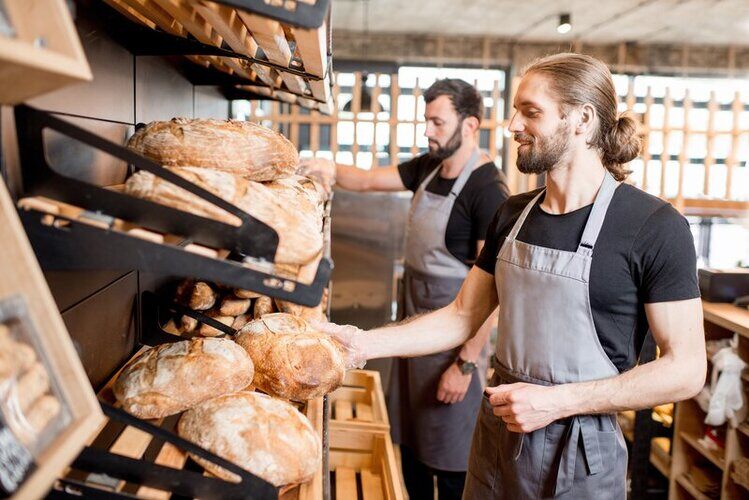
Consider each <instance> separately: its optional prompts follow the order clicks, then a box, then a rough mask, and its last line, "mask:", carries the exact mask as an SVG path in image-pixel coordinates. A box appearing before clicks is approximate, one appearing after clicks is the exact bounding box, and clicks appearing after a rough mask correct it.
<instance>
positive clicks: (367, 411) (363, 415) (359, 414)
mask: <svg viewBox="0 0 749 500" xmlns="http://www.w3.org/2000/svg"><path fill="white" fill-rule="evenodd" d="M356 420H357V421H358V420H361V421H363V422H373V421H374V415H373V413H372V407H371V406H370V405H368V404H364V403H358V404H357V405H356Z"/></svg>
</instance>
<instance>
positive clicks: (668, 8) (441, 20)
mask: <svg viewBox="0 0 749 500" xmlns="http://www.w3.org/2000/svg"><path fill="white" fill-rule="evenodd" d="M332 4H333V14H332V15H333V30H334V33H335V30H336V29H345V30H355V31H370V32H399V33H434V34H445V35H474V36H475V35H484V36H492V37H506V38H512V39H517V40H518V41H525V42H534V41H543V42H562V43H564V42H566V41H569V42H574V41H580V42H583V43H589V44H597V43H617V42H639V43H648V44H650V43H668V44H673V43H676V44H683V43H687V44H695V45H725V46H730V45H734V46H749V0H424V1H414V0H332ZM563 12H569V13H571V14H572V31H571V32H569V33H567V34H566V35H560V34H558V33H557V31H556V26H557V23H558V19H559V14H561V13H563Z"/></svg>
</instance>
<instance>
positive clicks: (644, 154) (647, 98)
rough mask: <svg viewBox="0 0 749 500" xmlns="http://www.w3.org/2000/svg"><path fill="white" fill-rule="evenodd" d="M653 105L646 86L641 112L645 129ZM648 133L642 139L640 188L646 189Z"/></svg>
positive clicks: (647, 126) (648, 153)
mask: <svg viewBox="0 0 749 500" xmlns="http://www.w3.org/2000/svg"><path fill="white" fill-rule="evenodd" d="M652 107H653V89H652V88H651V87H650V86H648V90H647V93H646V94H645V111H644V112H643V114H642V123H643V126H644V128H645V129H646V130H647V129H648V128H649V127H650V110H651V109H652ZM650 159H651V155H650V133H649V132H645V134H644V137H643V141H642V190H643V191H647V190H648V166H649V165H650Z"/></svg>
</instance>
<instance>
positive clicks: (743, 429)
mask: <svg viewBox="0 0 749 500" xmlns="http://www.w3.org/2000/svg"><path fill="white" fill-rule="evenodd" d="M736 430H738V431H739V432H740V433H742V434H743V435H744V436H746V437H749V423H747V422H743V423H742V424H741V425H739V426H738V427H737V428H736Z"/></svg>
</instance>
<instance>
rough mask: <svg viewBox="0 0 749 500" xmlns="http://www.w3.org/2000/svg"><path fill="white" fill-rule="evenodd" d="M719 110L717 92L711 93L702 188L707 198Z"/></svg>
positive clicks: (708, 105) (708, 107)
mask: <svg viewBox="0 0 749 500" xmlns="http://www.w3.org/2000/svg"><path fill="white" fill-rule="evenodd" d="M717 110H718V102H717V100H716V96H715V91H714V90H713V91H711V92H710V100H709V101H708V103H707V137H706V138H705V139H706V143H707V144H706V150H705V179H704V184H703V187H702V194H704V195H705V196H707V195H708V193H709V192H710V168H711V167H712V165H713V162H714V161H715V160H714V158H713V157H714V155H715V153H714V152H713V147H714V143H715V114H716V112H717Z"/></svg>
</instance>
